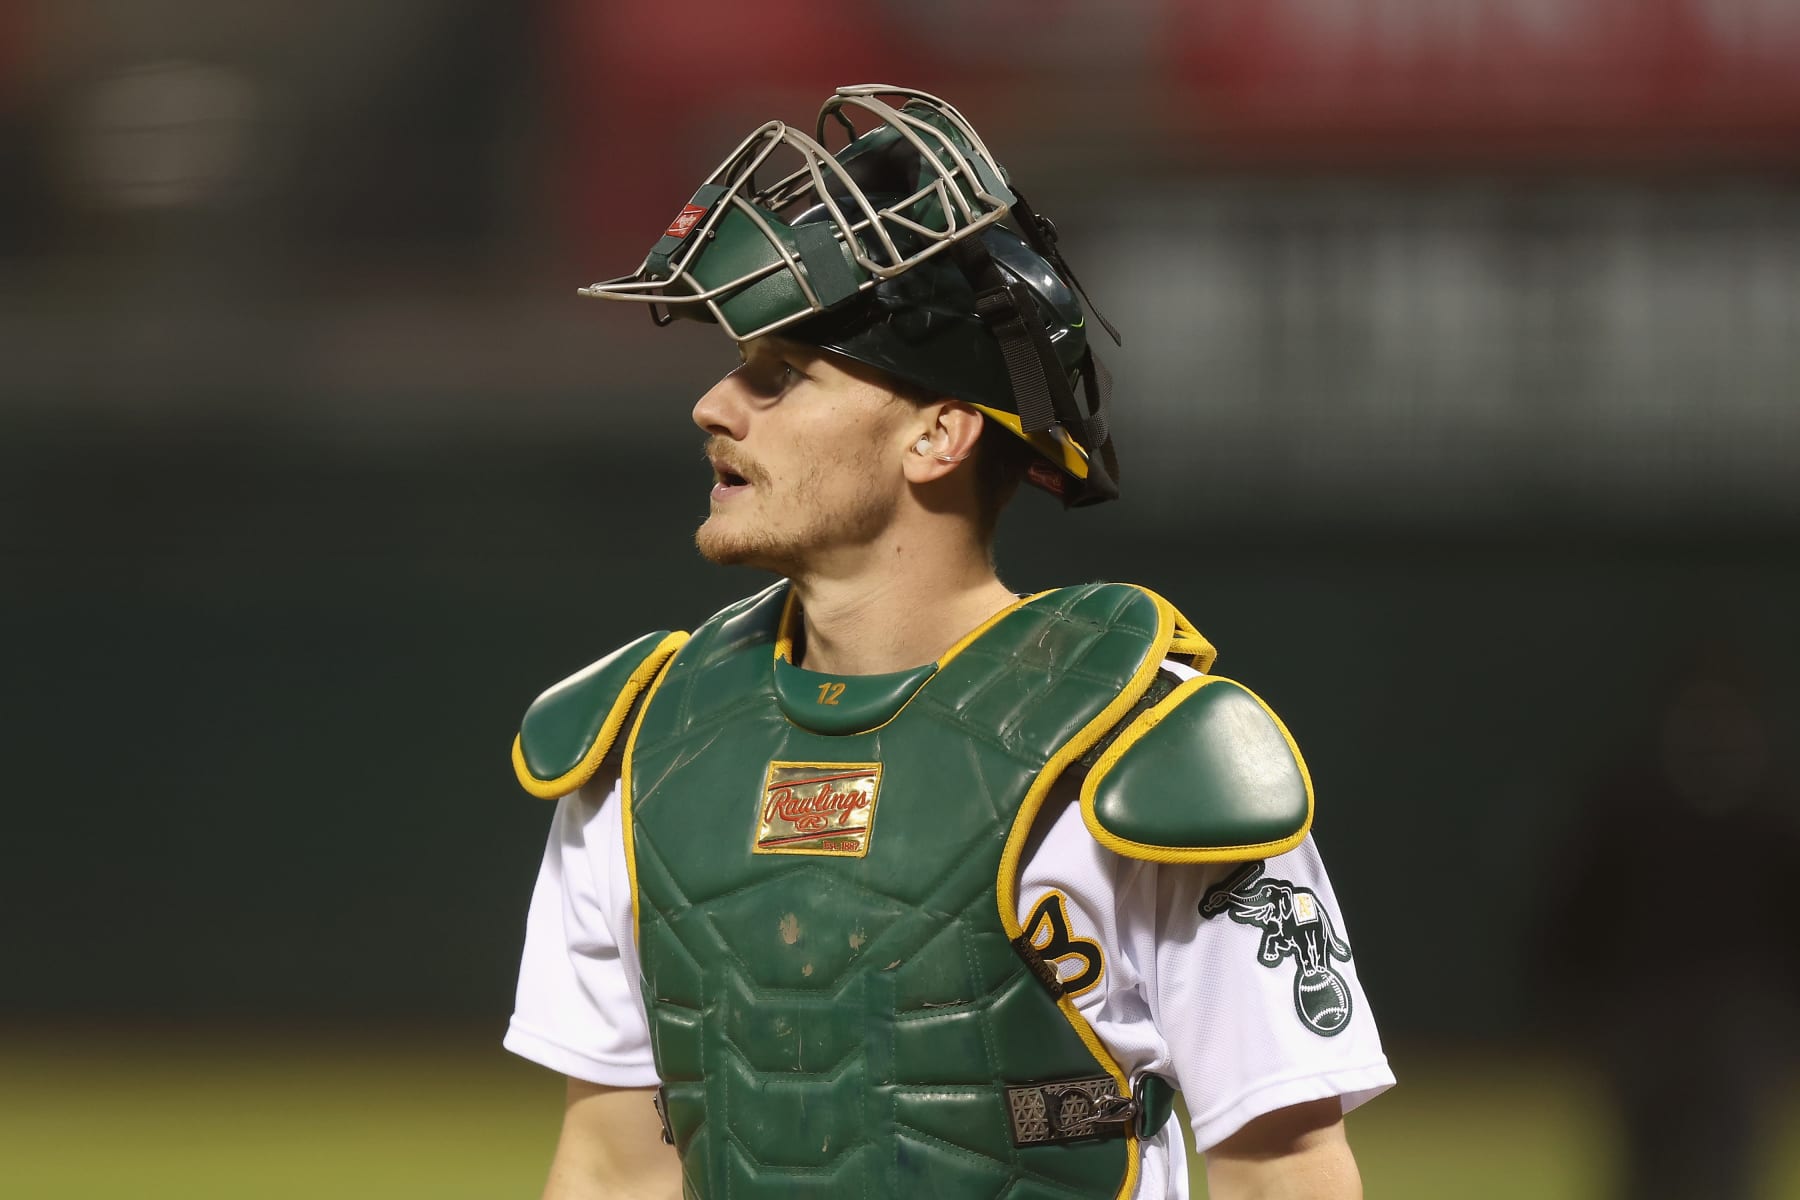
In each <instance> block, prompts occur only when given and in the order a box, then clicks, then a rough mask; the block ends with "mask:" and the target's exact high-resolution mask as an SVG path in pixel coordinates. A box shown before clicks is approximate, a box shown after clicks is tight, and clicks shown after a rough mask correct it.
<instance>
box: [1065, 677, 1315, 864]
mask: <svg viewBox="0 0 1800 1200" xmlns="http://www.w3.org/2000/svg"><path fill="white" fill-rule="evenodd" d="M1312 814H1313V789H1312V777H1311V776H1310V775H1308V774H1307V770H1306V763H1305V761H1304V760H1303V759H1302V758H1301V757H1300V749H1299V747H1298V746H1296V745H1294V739H1293V737H1292V736H1291V735H1290V734H1289V733H1288V731H1287V726H1285V725H1283V724H1282V723H1281V719H1280V718H1279V717H1277V716H1276V715H1275V714H1274V713H1273V712H1271V711H1270V710H1269V706H1268V705H1266V704H1264V703H1263V702H1262V700H1261V699H1260V698H1258V697H1257V695H1256V694H1255V693H1254V692H1252V691H1250V689H1248V688H1246V687H1244V686H1243V685H1242V684H1239V683H1235V682H1233V681H1232V680H1229V679H1224V678H1220V677H1219V676H1215V675H1201V676H1199V677H1197V678H1194V679H1189V680H1187V681H1185V682H1184V683H1181V684H1180V685H1178V686H1177V687H1176V688H1175V690H1174V691H1172V692H1170V693H1169V694H1168V695H1167V696H1166V697H1164V698H1163V699H1162V700H1160V701H1158V702H1157V703H1156V704H1154V705H1152V706H1151V707H1150V708H1147V709H1145V710H1144V711H1143V712H1141V713H1139V714H1138V715H1137V717H1136V718H1135V719H1133V720H1132V721H1131V722H1130V723H1129V724H1128V725H1126V726H1125V728H1124V729H1123V730H1121V731H1120V732H1119V735H1118V737H1117V738H1116V739H1115V740H1114V741H1113V743H1112V745H1111V746H1109V747H1107V749H1106V752H1105V753H1104V754H1102V755H1101V756H1100V758H1099V760H1098V761H1096V762H1095V763H1094V766H1093V769H1092V770H1091V771H1089V772H1088V776H1087V779H1086V780H1085V781H1084V782H1083V784H1082V787H1081V816H1082V819H1083V820H1084V821H1085V822H1086V823H1087V827H1088V830H1089V831H1090V832H1091V833H1092V834H1093V835H1094V837H1095V839H1096V840H1098V841H1099V843H1100V844H1101V845H1103V846H1105V847H1106V848H1107V849H1109V850H1112V851H1114V852H1115V853H1118V854H1123V855H1125V856H1127V857H1129V858H1141V859H1148V860H1150V861H1152V862H1196V863H1204V862H1240V861H1248V860H1252V859H1260V858H1270V857H1273V856H1274V855H1277V854H1282V853H1285V852H1286V851H1289V850H1292V849H1293V848H1294V847H1295V846H1298V845H1299V844H1300V842H1301V841H1302V839H1304V838H1305V837H1306V831H1307V830H1308V829H1310V828H1311V827H1312Z"/></svg>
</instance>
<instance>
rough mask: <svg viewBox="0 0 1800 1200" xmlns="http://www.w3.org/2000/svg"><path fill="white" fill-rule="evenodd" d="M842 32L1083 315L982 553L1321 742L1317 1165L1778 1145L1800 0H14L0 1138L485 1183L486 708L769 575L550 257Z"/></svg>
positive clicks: (535, 1163)
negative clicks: (932, 123)
mask: <svg viewBox="0 0 1800 1200" xmlns="http://www.w3.org/2000/svg"><path fill="white" fill-rule="evenodd" d="M868 81H880V82H893V83H902V84H907V85H910V86H917V87H922V88H925V89H926V90H929V91H933V92H936V93H939V94H941V95H944V96H946V97H947V98H949V99H950V100H952V101H953V102H954V103H956V104H957V105H958V106H959V107H960V108H962V110H963V111H964V112H965V113H966V114H968V115H969V116H970V118H971V119H972V120H973V121H974V122H975V124H976V125H977V127H978V128H980V129H981V130H982V132H983V134H984V136H985V138H986V140H987V142H988V143H989V145H990V146H992V147H993V148H994V149H995V150H996V152H997V154H998V155H999V157H1000V158H1001V160H1002V161H1003V162H1005V163H1007V164H1008V166H1009V167H1010V169H1011V170H1012V172H1013V173H1014V175H1015V177H1016V178H1017V179H1018V180H1019V181H1020V182H1021V183H1022V184H1024V185H1025V186H1026V187H1027V188H1028V190H1029V192H1030V195H1031V197H1032V199H1033V202H1034V203H1035V204H1036V206H1037V207H1038V208H1039V209H1040V210H1042V211H1044V212H1047V213H1049V214H1051V215H1052V216H1053V217H1054V218H1055V219H1056V220H1057V222H1058V223H1059V225H1060V227H1061V229H1062V230H1063V244H1064V247H1065V249H1066V250H1067V251H1068V254H1069V258H1070V260H1071V261H1072V262H1073V263H1074V264H1075V265H1076V268H1077V269H1078V270H1079V271H1080V272H1081V274H1082V277H1083V280H1084V282H1086V283H1087V284H1088V286H1089V290H1090V292H1091V293H1092V295H1093V296H1094V297H1095V299H1096V300H1097V301H1098V302H1099V304H1100V305H1101V306H1102V308H1103V309H1104V310H1105V312H1106V313H1107V315H1108V316H1109V317H1111V318H1112V319H1113V320H1114V321H1115V322H1116V324H1118V325H1119V326H1120V328H1121V330H1122V331H1123V332H1124V334H1125V339H1126V340H1125V347H1124V349H1123V350H1122V351H1113V352H1110V353H1109V354H1108V355H1107V359H1108V362H1109V364H1110V365H1112V366H1113V367H1114V369H1115V373H1116V375H1117V377H1118V390H1117V429H1118V441H1119V445H1120V448H1121V456H1122V459H1123V465H1124V477H1123V481H1124V489H1125V495H1126V499H1125V500H1124V501H1123V502H1121V503H1119V504H1117V505H1110V506H1106V507H1103V508H1099V509H1094V510H1085V511H1081V512H1076V513H1070V514H1064V513H1062V512H1059V511H1057V510H1056V508H1055V506H1054V504H1053V503H1052V502H1050V501H1049V500H1047V499H1046V498H1044V497H1041V496H1039V495H1037V494H1035V493H1033V494H1031V495H1028V496H1024V497H1022V498H1021V500H1020V501H1019V503H1018V504H1017V505H1016V508H1015V511H1014V512H1013V513H1012V514H1011V515H1010V516H1009V518H1008V523H1007V525H1006V526H1005V527H1004V528H1003V532H1002V539H1001V562H1002V566H1003V568H1004V573H1005V576H1006V578H1007V580H1008V582H1009V583H1012V584H1013V585H1014V586H1015V587H1017V588H1020V589H1035V588H1041V587H1047V586H1053V585H1055V584H1058V583H1064V582H1072V581H1075V580H1078V579H1085V578H1108V577H1111V578H1124V579H1129V580H1135V581H1140V582H1143V583H1146V584H1149V585H1151V586H1153V587H1155V588H1156V589H1158V590H1159V591H1161V592H1163V593H1164V594H1166V595H1168V596H1170V597H1171V598H1172V599H1174V600H1175V601H1176V603H1177V604H1178V605H1180V606H1181V607H1182V608H1183V609H1184V610H1185V611H1186V612H1187V613H1188V614H1189V615H1190V616H1192V617H1193V618H1194V620H1195V621H1196V622H1197V623H1198V624H1199V625H1200V627H1201V628H1202V629H1203V630H1205V631H1206V632H1207V633H1208V634H1209V635H1210V636H1211V637H1212V638H1213V640H1214V641H1216V642H1217V643H1218V644H1219V645H1220V647H1221V650H1222V655H1221V660H1220V670H1222V671H1224V672H1225V673H1227V674H1230V675H1232V676H1234V677H1237V678H1241V679H1244V680H1246V681H1248V682H1249V683H1250V684H1251V685H1252V686H1254V687H1256V688H1257V690H1258V691H1259V692H1260V693H1261V694H1262V695H1263V696H1264V697H1266V698H1267V699H1268V700H1269V701H1270V702H1271V703H1272V704H1273V705H1274V706H1275V707H1276V708H1277V710H1279V711H1280V712H1282V713H1283V715H1284V716H1285V717H1286V719H1287V721H1288V723H1289V725H1290V726H1291V727H1292V728H1293V729H1294V731H1295V733H1296V736H1297V737H1298V739H1299V741H1300V743H1301V745H1302V746H1303V747H1304V748H1305V749H1306V751H1307V755H1308V758H1309V760H1310V762H1311V764H1312V767H1313V772H1314V777H1315V779H1316V781H1317V783H1318V786H1319V790H1320V804H1319V816H1318V823H1317V834H1318V838H1319V841H1320V843H1321V845H1322V847H1323V848H1324V851H1325V854H1326V856H1327V861H1328V863H1329V864H1330V866H1331V869H1332V874H1333V878H1334V881H1335V883H1336V887H1337V891H1338V893H1339V896H1340V898H1341V900H1342V901H1343V903H1344V905H1345V908H1346V912H1347V918H1346V923H1347V925H1348V929H1349V932H1350V934H1351V937H1352V941H1353V944H1354V946H1355V952H1356V956H1357V961H1358V964H1359V968H1360V971H1361V975H1362V978H1363V980H1364V982H1365V984H1366V986H1367V988H1368V991H1369V995H1370V1000H1371V1003H1372V1007H1373V1008H1374V1011H1375V1012H1376V1014H1377V1015H1378V1017H1379V1020H1380V1022H1381V1026H1382V1029H1383V1032H1384V1034H1385V1037H1386V1039H1387V1041H1388V1043H1389V1046H1390V1050H1391V1054H1392V1057H1393V1059H1394V1062H1395V1066H1396V1070H1397V1072H1398V1073H1399V1075H1400V1077H1401V1081H1402V1082H1401V1087H1400V1088H1399V1089H1397V1090H1396V1091H1395V1092H1393V1093H1392V1094H1391V1095H1389V1096H1386V1097H1384V1098H1382V1099H1381V1100H1379V1101H1377V1102H1376V1103H1374V1104H1373V1105H1371V1106H1370V1107H1369V1108H1368V1109H1367V1110H1365V1111H1364V1112H1362V1113H1359V1114H1358V1115H1357V1116H1355V1117H1353V1118H1352V1121H1351V1137H1352V1141H1353V1144H1354V1145H1355V1146H1356V1147H1357V1149H1358V1152H1359V1157H1360V1158H1361V1160H1362V1163H1363V1169H1364V1174H1365V1179H1366V1181H1367V1184H1368V1188H1369V1194H1370V1195H1371V1196H1397V1197H1413V1196H1418V1197H1426V1196H1467V1197H1512V1196H1531V1197H1570V1198H1575V1197H1582V1198H1585V1197H1610V1196H1634V1197H1642V1196H1648V1197H1661V1196H1668V1197H1709V1198H1712V1197H1718V1198H1724V1200H1731V1198H1735V1197H1740V1196H1742V1197H1750V1196H1755V1197H1776V1196H1783V1197H1794V1196H1800V1104H1797V1098H1800V1097H1797V1093H1796V1087H1795V1084H1796V1074H1795V1070H1794V1066H1795V1061H1796V1058H1795V1042H1796V1039H1795V1037H1794V1036H1793V1030H1794V1028H1795V1021H1796V1019H1797V1018H1800V1011H1796V996H1797V995H1800V983H1797V979H1796V973H1797V967H1796V957H1797V951H1796V947H1797V946H1800V937H1797V936H1796V934H1795V932H1794V929H1793V926H1792V924H1791V922H1790V914H1791V913H1792V912H1793V909H1794V899H1793V897H1794V894H1795V891H1796V885H1797V884H1800V834H1797V832H1796V831H1797V829H1800V802H1797V801H1796V791H1795V785H1794V782H1793V778H1794V777H1793V759H1794V734H1795V732H1796V729H1797V727H1800V684H1797V683H1796V680H1797V679H1800V635H1797V633H1796V625H1795V614H1796V612H1797V611H1800V415H1797V412H1800V406H1797V404H1796V400H1797V398H1800V0H1580V2H1579V3H1577V2H1575V0H1333V2H1331V3H1318V2H1316V0H1205V2H1204V3H1201V2H1197V0H1109V3H1107V4H1106V5H1104V6H1096V5H1093V4H1075V3H1070V2H1067V0H1033V2H1029V3H1027V2H1026V0H988V2H987V3H983V4H980V5H969V4H953V3H947V2H944V0H909V2H907V3H899V2H897V0H883V2H875V3H864V4H859V5H839V4H827V3H820V2H815V0H759V2H757V3H755V4H730V3H722V2H715V0H690V2H688V3H685V4H679V5H668V4H664V3H659V2H653V0H506V2H501V0H382V3H380V4H364V3H350V2H348V0H313V2H312V3H310V4H306V5H301V4H297V3H291V2H287V3H283V2H279V0H231V2H230V3H225V2H223V0H54V2H52V0H0V620H3V621H4V625H5V628H6V630H7V636H6V638H5V645H6V651H5V656H4V679H5V684H4V687H3V688H0V748H3V750H4V754H5V761H6V762H7V763H9V764H10V765H9V767H8V770H7V782H6V784H5V785H4V787H5V793H6V799H7V805H6V816H5V818H4V826H3V828H4V830H5V832H4V834H3V835H0V905H3V908H0V911H4V914H5V916H4V919H3V920H0V937H3V938H4V956H3V957H0V1193H4V1194H6V1195H8V1196H18V1197H21V1198H27V1197H30V1198H38V1197H77V1196H83V1197H85V1196H89V1195H126V1196H158V1197H160V1196H168V1197H183V1198H192V1197H211V1196H215V1195H216V1196H227V1195H229V1196H257V1197H265V1196H266V1197H290V1196H291V1197H311V1196H317V1195H320V1194H324V1193H326V1192H327V1191H329V1192H330V1193H332V1194H335V1195H338V1196H358V1197H360V1196H396V1195H406V1196H414V1195H416V1196H426V1197H462V1196H469V1197H474V1196H502V1195H507V1196H525V1195H535V1194H536V1189H537V1187H538V1186H539V1184H540V1182H541V1179H542V1172H543V1169H544V1166H545V1164H546V1163H547V1161H548V1156H549V1152H550V1148H551V1146H552V1144H553V1141H554V1137H555V1129H556V1123H557V1119H558V1116H559V1114H560V1107H561V1087H560V1081H559V1080H557V1079H555V1078H552V1077H551V1076H549V1075H548V1073H546V1072H543V1071H542V1070H540V1069H538V1068H535V1067H531V1066H529V1065H526V1064H523V1063H519V1062H515V1061H512V1060H510V1059H509V1056H507V1055H505V1054H504V1052H502V1051H501V1050H500V1049H499V1037H500V1034H501V1032H502V1030H503V1028H504V1024H505V1021H506V1018H507V1016H508V1014H509V1012H510V1003H511V990H512V985H513V974H514V971H515V968H516V956H517V953H518V948H519V943H520V939H521V934H522V927H523V919H524V912H525V906H526V901H527V898H528V895H529V891H530V887H531V883H532V879H533V876H534V873H535V871H536V867H537V861H538V856H539V853H540V851H541V847H542V839H543V836H544V832H545V829H546V826H547V821H548V818H549V814H550V809H549V807H548V806H546V805H544V804H541V803H539V802H537V801H533V800H530V799H528V798H526V797H525V796H524V795H523V794H522V793H520V792H519V791H518V789H517V787H516V785H515V784H514V783H513V781H512V779H511V772H510V769H509V764H508V760H507V751H508V745H509V742H510V739H511V736H512V732H513V729H514V726H515V722H516V720H517V717H518V715H519V713H520V712H521V711H522V709H523V708H524V706H525V704H526V703H528V702H529V701H530V699H531V698H532V697H533V696H534V695H535V694H536V693H537V692H538V691H539V690H540V689H541V688H543V687H544V686H546V685H548V684H549V683H551V682H553V681H555V680H556V679H558V678H561V677H562V676H563V675H565V674H566V673H568V672H570V671H572V670H574V669H576V668H577V667H579V666H581V665H583V664H585V663H586V662H588V661H590V660H592V659H593V658H596V657H598V656H600V655H601V654H604V653H606V652H608V651H609V650H611V649H612V648H614V647H615V646H617V645H618V644H620V643H622V642H624V641H626V640H628V639H630V638H632V637H635V636H637V635H638V634H639V633H640V632H642V631H645V630H648V629H653V628H664V627H668V626H678V627H691V626H692V625H693V624H694V623H697V622H698V621H700V620H702V619H704V617H705V616H706V615H707V614H708V613H710V612H711V611H713V610H714V609H716V608H717V607H719V606H721V605H722V604H724V603H726V602H728V601H730V600H731V599H733V598H735V597H736V596H739V595H741V594H744V593H747V592H749V591H751V590H753V589H755V588H758V587H760V586H762V581H761V580H760V579H759V578H758V577H756V576H753V575H750V574H745V573H741V572H732V571H725V570H720V569H717V568H712V567H708V566H706V565H705V564H704V563H702V562H700V561H699V560H698V559H697V557H696V556H695V554H694V553H693V551H692V549H691V544H690V534H691V531H692V528H693V527H694V526H695V524H696V523H697V522H698V520H699V518H700V517H701V516H702V515H703V513H704V511H705V505H706V492H707V489H708V486H709V474H708V471H707V469H706V467H705V466H704V464H703V463H702V462H701V460H700V458H699V456H698V454H697V450H698V440H697V435H696V431H694V430H693V429H692V428H691V426H690V425H689V422H688V417H687V410H688V407H689V405H690V404H691V402H692V400H693V399H694V398H695V397H696V396H697V395H698V394H699V391H700V390H701V389H703V388H704V387H705V386H706V385H707V384H709V383H710V382H711V381H712V380H713V379H714V378H715V377H716V376H717V375H719V374H721V373H723V372H724V371H725V370H727V369H729V367H730V366H731V365H732V363H733V362H734V361H735V355H734V353H733V351H732V348H731V346H730V344H729V342H728V341H727V340H726V339H724V338H723V337H722V336H720V335H719V334H718V332H717V331H716V330H712V329H708V328H704V327H697V326H693V327H690V326H683V327H678V328H673V329H669V330H666V331H655V330H653V329H652V328H651V325H650V323H649V321H647V320H646V319H644V314H643V313H641V312H639V311H638V310H636V309H635V308H634V309H629V310H628V309H627V308H626V307H625V306H601V305H598V304H594V303H592V302H589V301H583V300H579V299H578V298H577V297H576V296H575V288H576V287H578V286H580V285H583V284H586V283H589V282H591V281H593V280H595V279H599V278H603V277H607V276H612V275H617V274H621V273H624V272H626V271H629V270H630V269H632V268H633V267H634V266H635V265H636V264H637V262H638V261H639V259H641V257H642V256H643V254H644V252H645V251H646V250H647V249H648V247H649V244H650V243H651V242H652V241H653V240H654V239H655V237H656V235H657V234H658V233H659V232H660V231H661V230H662V228H663V227H664V225H665V224H666V223H667V221H668V218H669V217H670V216H671V215H672V214H673V213H674V212H675V211H676V210H677V209H679V208H680V206H681V205H682V204H683V203H684V202H685V201H686V199H687V198H688V196H689V195H690V194H691V192H692V190H693V187H694V186H695V185H696V183H697V182H698V181H699V180H700V178H701V177H702V176H703V175H704V174H705V173H706V172H707V171H709V170H710V169H711V168H712V167H713V166H714V165H715V163H716V161H717V160H718V159H719V158H721V157H722V156H723V155H724V154H725V152H726V151H727V150H729V149H730V148H731V146H732V145H733V144H735V142H736V141H737V139H738V138H740V137H741V136H743V135H744V134H746V133H747V132H748V131H749V130H750V129H751V128H753V127H754V126H755V125H756V124H758V123H760V122H761V121H763V120H765V119H768V118H771V117H779V118H782V119H785V120H789V121H792V122H794V123H796V124H800V125H802V126H810V123H811V121H812V114H813V113H814V112H815V111H816V108H817V105H818V103H819V102H820V101H821V100H822V99H823V98H824V96H825V95H826V94H827V93H828V92H829V90H830V89H831V88H832V87H834V86H836V85H838V84H843V83H852V82H868Z"/></svg>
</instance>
